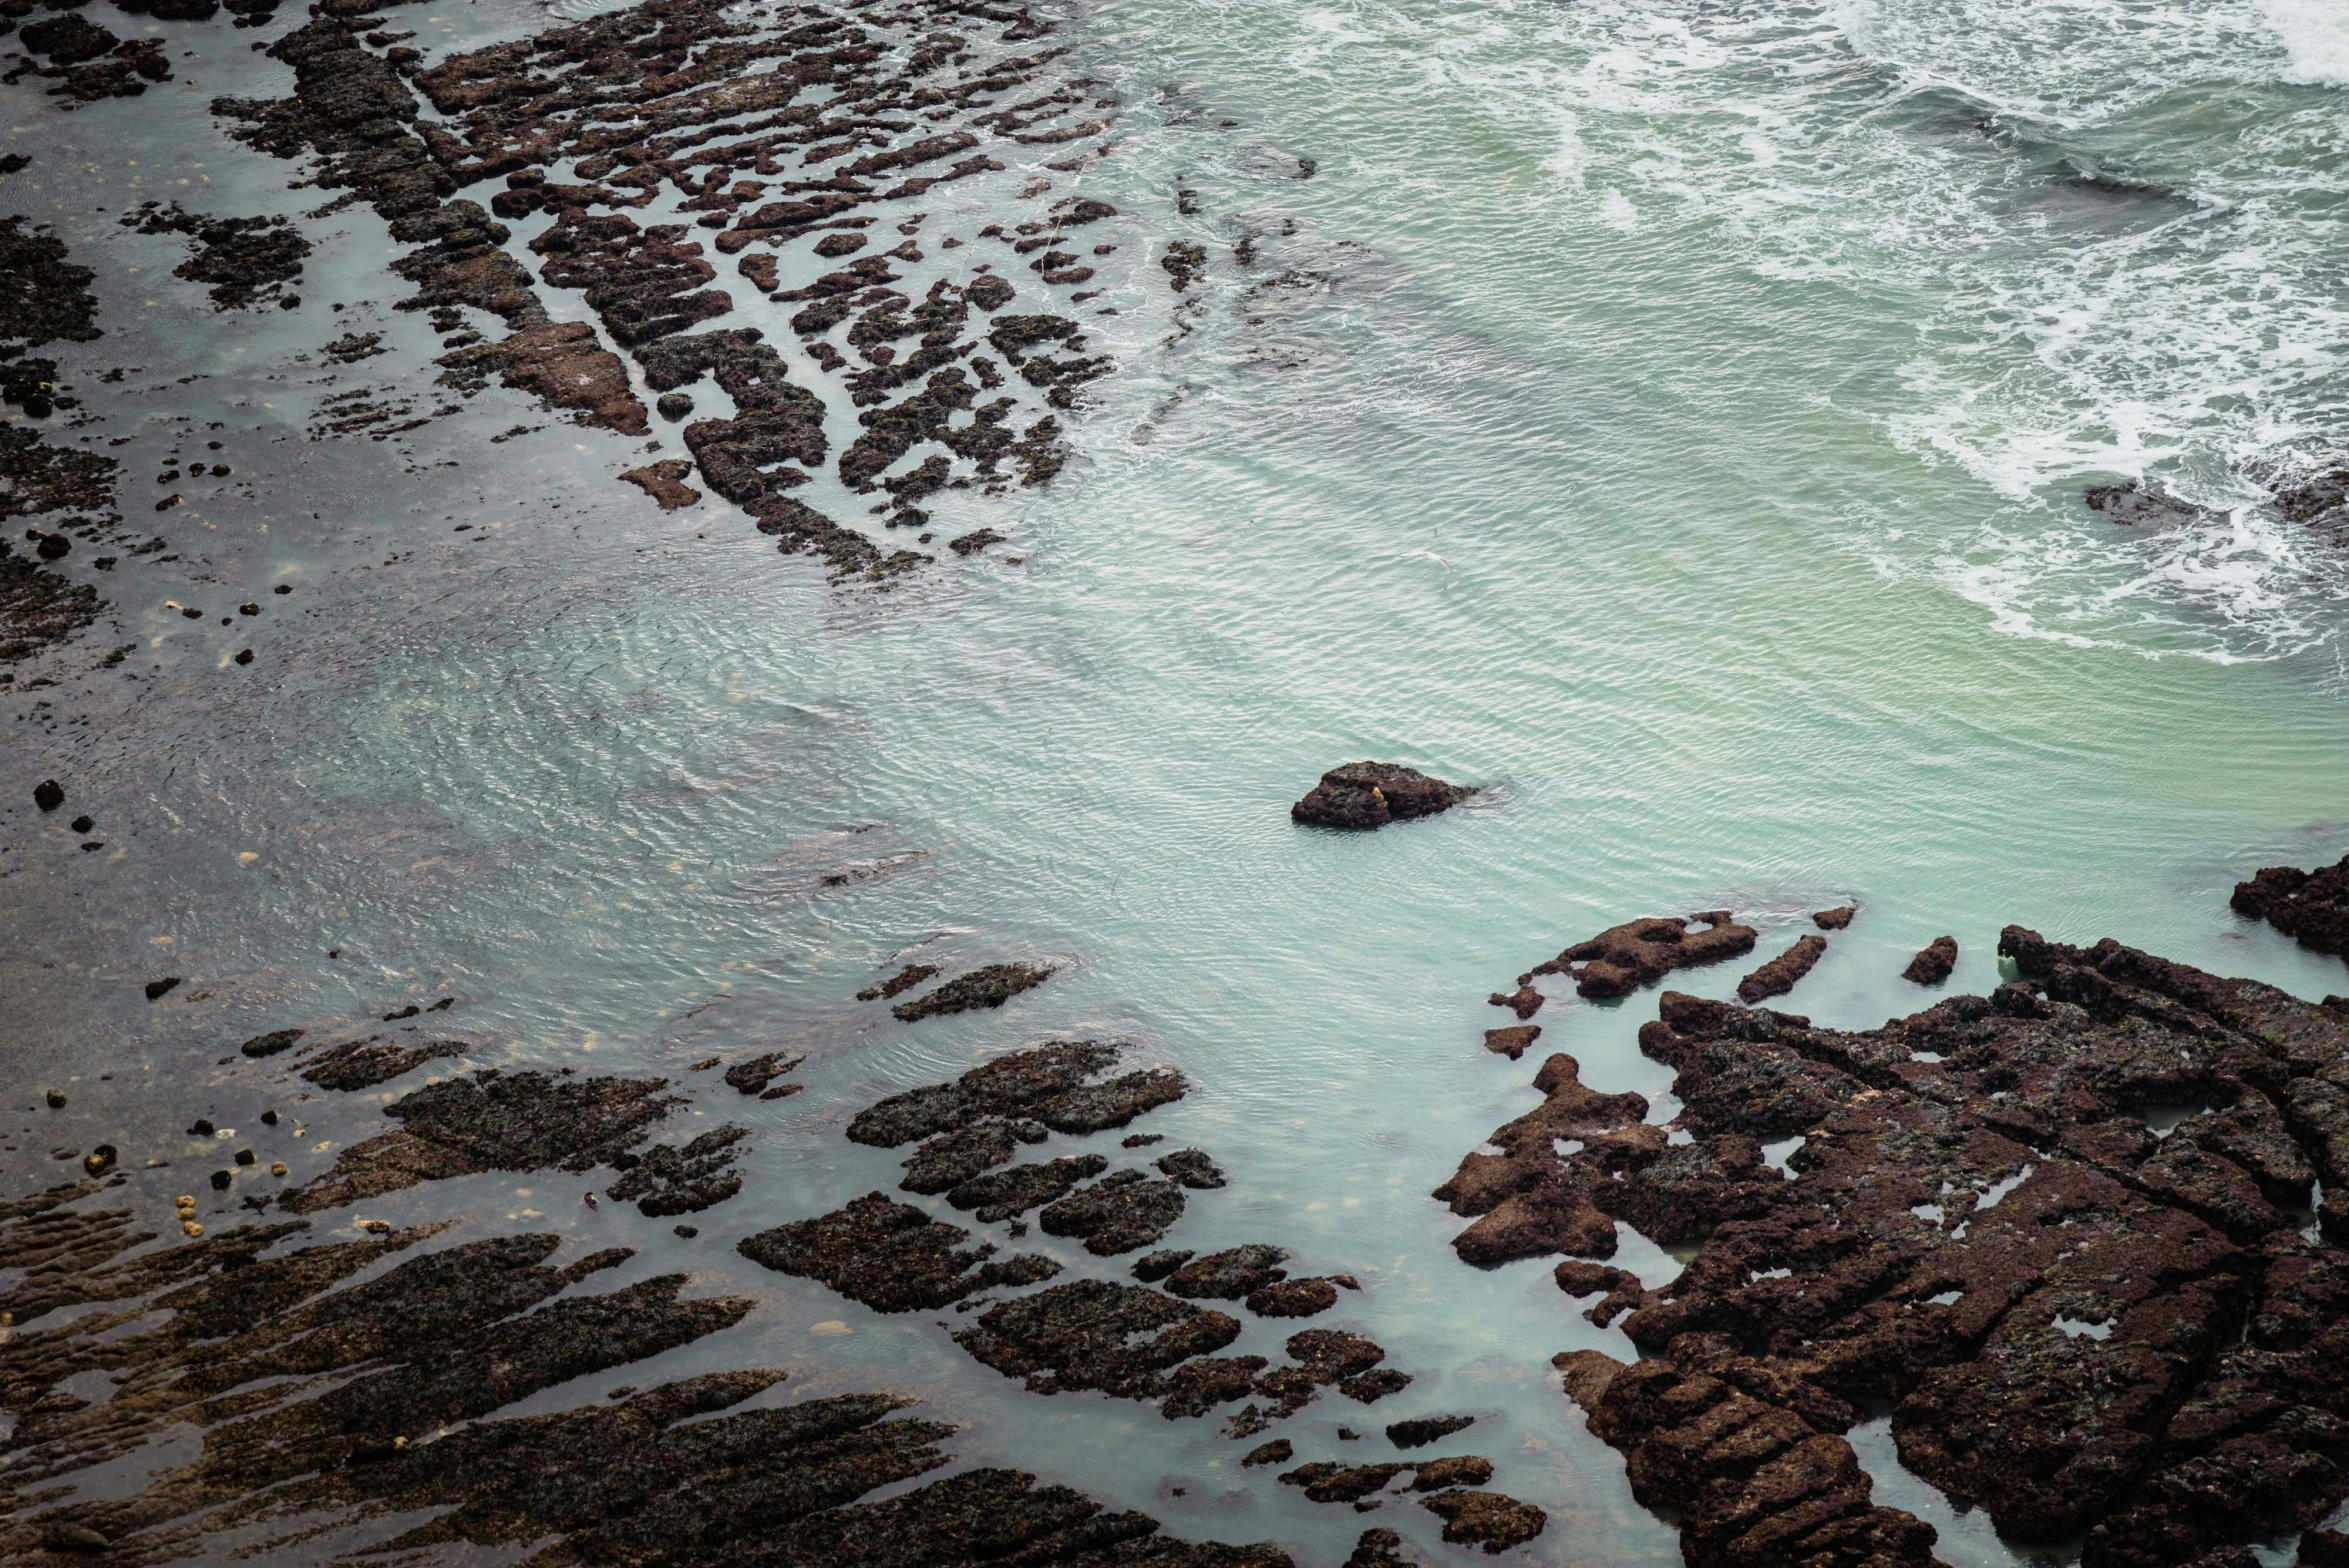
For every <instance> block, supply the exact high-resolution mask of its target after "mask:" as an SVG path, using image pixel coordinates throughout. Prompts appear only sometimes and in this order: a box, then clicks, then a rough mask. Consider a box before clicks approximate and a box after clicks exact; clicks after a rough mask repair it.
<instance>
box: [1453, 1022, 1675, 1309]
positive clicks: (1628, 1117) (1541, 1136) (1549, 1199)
mask: <svg viewBox="0 0 2349 1568" xmlns="http://www.w3.org/2000/svg"><path fill="white" fill-rule="evenodd" d="M1534 1087H1535V1088H1537V1089H1539V1090H1541V1092H1542V1095H1543V1100H1542V1103H1541V1104H1540V1105H1539V1106H1537V1107H1535V1108H1534V1109H1533V1110H1530V1111H1528V1112H1526V1113H1525V1114H1524V1115H1523V1116H1520V1117H1518V1118H1517V1119H1516V1120H1515V1121H1512V1122H1509V1123H1506V1124H1505V1125H1503V1126H1501V1127H1498V1128H1496V1129H1494V1132H1493V1135H1492V1137H1491V1138H1490V1139H1489V1140H1488V1141H1489V1142H1490V1143H1492V1144H1493V1145H1494V1146H1495V1147H1497V1148H1498V1149H1499V1150H1500V1151H1501V1152H1500V1153H1498V1154H1481V1153H1472V1154H1470V1155H1469V1156H1468V1157H1467V1158H1465V1159H1463V1160H1462V1161H1461V1162H1460V1169H1459V1170H1458V1171H1456V1172H1454V1173H1453V1175H1452V1179H1451V1180H1449V1181H1447V1182H1445V1183H1444V1184H1443V1185H1442V1186H1441V1187H1438V1188H1437V1189H1436V1190H1435V1197H1436V1198H1437V1199H1439V1200H1440V1201H1442V1202H1443V1203H1445V1204H1447V1205H1448V1206H1449V1207H1450V1208H1451V1210H1452V1212H1453V1213H1454V1214H1458V1215H1462V1216H1467V1217H1473V1218H1474V1219H1475V1220H1476V1223H1475V1224H1473V1225H1471V1226H1469V1227H1468V1228H1467V1229H1466V1230H1464V1231H1462V1232H1461V1233H1460V1234H1459V1235H1457V1236H1455V1237H1453V1238H1452V1250H1453V1251H1455V1252H1457V1253H1458V1254H1459V1255H1460V1257H1461V1260H1462V1261H1463V1262H1468V1263H1475V1264H1480V1265H1491V1264H1495V1263H1506V1262H1509V1261H1510V1260H1511V1259H1514V1258H1531V1257H1539V1256H1541V1255H1542V1254H1544V1253H1550V1252H1573V1253H1582V1254H1587V1255H1589V1256H1592V1257H1601V1258H1606V1257H1613V1256H1614V1254H1615V1219H1614V1216H1613V1215H1611V1214H1610V1213H1609V1212H1608V1211H1607V1210H1605V1209H1603V1208H1601V1207H1600V1203H1601V1201H1602V1200H1604V1201H1610V1202H1611V1201H1614V1200H1615V1197H1616V1194H1615V1192H1614V1188H1615V1187H1616V1185H1617V1184H1616V1182H1615V1180H1614V1175H1613V1168H1614V1167H1611V1166H1610V1165H1609V1164H1607V1163H1606V1162H1607V1161H1608V1160H1610V1159H1612V1160H1613V1161H1614V1162H1615V1165H1616V1166H1628V1165H1629V1164H1630V1163H1631V1162H1632V1160H1633V1159H1634V1157H1635V1156H1638V1155H1643V1154H1649V1153H1651V1151H1660V1150H1661V1149H1662V1148H1663V1146H1664V1137H1665V1134H1664V1130H1663V1129H1662V1128H1660V1127H1650V1126H1648V1125H1646V1123H1645V1121H1644V1120H1643V1118H1645V1117H1646V1115H1647V1113H1648V1102H1647V1101H1646V1100H1644V1099H1642V1098H1641V1097H1640V1096H1638V1095H1636V1094H1597V1093H1594V1092H1593V1091H1591V1090H1590V1089H1587V1088H1585V1087H1584V1086H1583V1083H1582V1078H1581V1067H1580V1065H1579V1064H1578V1063H1576V1061H1575V1060H1574V1058H1573V1057H1571V1056H1567V1055H1565V1054H1563V1053H1560V1054H1558V1055H1555V1056H1552V1057H1551V1058H1550V1059H1549V1060H1548V1061H1546V1062H1544V1063H1542V1067H1541V1071H1540V1073H1539V1074H1537V1075H1536V1076H1535V1078H1534ZM1562 1139H1563V1140H1570V1141H1574V1142H1579V1143H1581V1144H1582V1145H1583V1146H1584V1150H1583V1152H1584V1153H1589V1152H1590V1151H1591V1150H1592V1149H1593V1148H1594V1147H1595V1148H1597V1149H1599V1150H1601V1151H1603V1152H1602V1153H1600V1154H1599V1155H1598V1157H1596V1158H1594V1159H1592V1160H1589V1161H1584V1160H1581V1158H1580V1156H1575V1157H1573V1158H1571V1159H1570V1158H1569V1157H1568V1156H1565V1155H1562V1154H1560V1153H1559V1152H1558V1145H1559V1142H1560V1140H1562Z"/></svg>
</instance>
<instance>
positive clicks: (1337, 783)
mask: <svg viewBox="0 0 2349 1568" xmlns="http://www.w3.org/2000/svg"><path fill="white" fill-rule="evenodd" d="M1475 793H1476V791H1475V790H1474V789H1473V788H1470V787H1468V786H1466V785H1461V784H1447V783H1445V782H1444V781H1443V780H1442V779H1439V778H1432V777H1430V776H1429V775H1427V774H1425V773H1421V772H1419V771H1418V770H1417V769H1414V768H1406V767H1404V766H1403V765H1402V764H1400V763H1395V762H1349V763H1347V764H1346V765H1345V766H1344V767H1341V768H1332V769H1330V770H1329V771H1328V772H1327V773H1324V774H1323V775H1322V776H1321V782H1320V783H1319V784H1316V785H1315V786H1313V788H1312V789H1311V790H1309V791H1307V792H1306V795H1305V798H1304V799H1302V800H1300V801H1298V802H1297V803H1296V804H1295V805H1293V806H1291V807H1290V808H1289V816H1290V817H1291V819H1293V820H1295V821H1298V822H1307V823H1311V824H1313V825H1314V826H1316V827H1326V828H1351V829H1356V830H1367V829H1371V828H1383V827H1385V826H1386V825H1387V824H1388V823H1389V822H1395V821H1400V820H1404V819H1407V818H1410V817H1432V816H1434V815H1435V814H1436V813H1437V812H1439V811H1449V810H1451V809H1452V808H1453V807H1454V806H1456V805H1458V804H1459V803H1460V802H1461V801H1464V800H1466V799H1467V798H1468V797H1469V796H1471V795H1473V794H1475Z"/></svg>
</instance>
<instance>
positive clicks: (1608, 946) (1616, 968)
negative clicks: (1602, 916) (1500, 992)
mask: <svg viewBox="0 0 2349 1568" xmlns="http://www.w3.org/2000/svg"><path fill="white" fill-rule="evenodd" d="M1753 950H1754V928H1753V927H1751V926H1741V925H1739V924H1737V923H1736V922H1735V921H1733V920H1731V919H1730V918H1729V911H1728V910H1726V909H1715V910H1709V911H1707V912H1705V913H1703V914H1699V915H1691V916H1690V917H1689V918H1688V919H1687V920H1675V919H1672V918H1671V917H1669V916H1665V917H1661V918H1657V917H1651V918H1648V919H1645V920H1627V921H1625V922H1624V923H1623V924H1621V925H1619V926H1609V927H1608V928H1607V929H1606V930H1604V931H1601V932H1600V933H1599V934H1598V935H1597V936H1594V937H1592V938H1591V939H1590V940H1589V941H1587V942H1577V943H1575V944H1574V945H1573V946H1572V947H1569V948H1567V949H1566V950H1565V951H1564V952H1562V953H1560V954H1559V955H1558V956H1557V957H1555V958H1553V959H1551V960H1550V961H1549V962H1548V963H1546V964H1536V965H1535V966H1534V967H1533V969H1532V971H1531V972H1530V973H1528V974H1524V975H1520V976H1519V977H1518V980H1517V983H1518V984H1519V985H1521V986H1523V985H1527V984H1530V983H1531V981H1532V979H1533V977H1534V975H1565V976H1567V977H1568V978H1569V979H1571V980H1572V981H1573V982H1574V989H1575V990H1576V991H1577V992H1579V993H1580V994H1582V995H1583V996H1586V997H1592V998H1600V999H1603V998H1606V997H1612V996H1629V995H1630V994H1631V993H1632V992H1634V991H1636V990H1638V989H1639V988H1640V987H1641V986H1643V985H1654V984H1655V983H1656V982H1657V981H1659V980H1661V979H1663V978H1664V976H1666V975H1668V974H1670V973H1671V972H1672V971H1673V970H1675V969H1693V968H1696V967H1697V966H1699V965H1701V964H1717V963H1719V962H1720V961H1721V960H1722V959H1724V958H1736V957H1738V956H1740V955H1742V954H1745V953H1750V952H1752V951H1753Z"/></svg>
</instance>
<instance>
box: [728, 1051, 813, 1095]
mask: <svg viewBox="0 0 2349 1568" xmlns="http://www.w3.org/2000/svg"><path fill="white" fill-rule="evenodd" d="M806 1060H807V1057H806V1056H805V1055H804V1054H802V1053H801V1052H798V1051H769V1052H767V1053H766V1054H765V1055H763V1056H754V1057H752V1058H751V1059H750V1060H749V1061H747V1062H736V1063H735V1064H734V1065H733V1066H732V1067H729V1068H727V1069H726V1082H727V1083H728V1084H730V1085H732V1086H733V1087H734V1088H736V1089H739V1090H741V1091H742V1092H743V1093H744V1094H764V1093H765V1092H766V1087H767V1085H768V1084H770V1083H773V1082H774V1081H775V1080H776V1079H778V1078H780V1077H782V1076H783V1075H784V1074H785V1073H789V1072H793V1071H796V1070H797V1069H798V1067H799V1064H800V1063H802V1062H804V1061H806Z"/></svg>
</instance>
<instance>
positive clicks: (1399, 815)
mask: <svg viewBox="0 0 2349 1568" xmlns="http://www.w3.org/2000/svg"><path fill="white" fill-rule="evenodd" d="M1178 286H1179V285H1178ZM1475 793H1476V791H1475V790H1474V789H1472V788H1470V787H1468V786H1466V785H1462V784H1447V783H1445V782H1444V781H1443V780H1442V779H1439V778H1432V777H1430V776H1429V775H1427V774H1425V773H1421V772H1420V771H1418V770H1417V769H1416V768H1406V767H1404V766H1403V765H1402V764H1401V763H1398V762H1349V763H1347V764H1346V765H1345V766H1344V767H1342V768H1332V769H1330V770H1329V771H1328V772H1327V773H1324V774H1323V775H1322V776H1321V782H1320V783H1319V784H1316V785H1314V786H1313V788H1312V789H1311V790H1309V791H1307V792H1306V795H1305V798H1304V799H1303V800H1300V801H1298V802H1297V803H1296V804H1295V805H1293V806H1291V807H1290V808H1289V816H1290V817H1291V818H1292V819H1293V820H1295V821H1298V822H1309V823H1312V824H1314V825H1315V826H1317V827H1325V828H1349V829H1354V830H1357V831H1366V830H1368V829H1371V828H1383V827H1385V826H1386V825H1387V824H1388V823H1389V822H1398V821H1403V820H1407V819H1409V818H1411V817H1432V816H1434V815H1435V814H1436V813H1437V812H1439V811H1449V810H1451V809H1452V808H1453V807H1454V806H1456V805H1458V804H1459V803H1460V802H1461V801H1464V800H1466V799H1467V798H1468V797H1469V796H1471V795H1473V794H1475Z"/></svg>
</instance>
